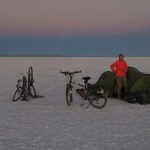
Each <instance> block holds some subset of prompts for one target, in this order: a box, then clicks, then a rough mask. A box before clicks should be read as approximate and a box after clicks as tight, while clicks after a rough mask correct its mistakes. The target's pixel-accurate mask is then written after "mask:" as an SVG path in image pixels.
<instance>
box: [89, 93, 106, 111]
mask: <svg viewBox="0 0 150 150" xmlns="http://www.w3.org/2000/svg"><path fill="white" fill-rule="evenodd" d="M88 101H89V103H90V104H91V105H92V106H93V107H95V108H97V109H100V108H103V107H105V105H106V103H107V97H106V96H105V95H104V94H102V93H98V94H93V95H88Z"/></svg>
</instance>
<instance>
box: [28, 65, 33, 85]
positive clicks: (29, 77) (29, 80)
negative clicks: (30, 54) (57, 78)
mask: <svg viewBox="0 0 150 150" xmlns="http://www.w3.org/2000/svg"><path fill="white" fill-rule="evenodd" d="M28 82H29V84H30V85H32V84H33V83H34V80H33V68H32V66H30V67H29V71H28Z"/></svg>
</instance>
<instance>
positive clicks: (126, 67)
mask: <svg viewBox="0 0 150 150" xmlns="http://www.w3.org/2000/svg"><path fill="white" fill-rule="evenodd" d="M124 71H125V72H127V71H128V65H127V63H126V61H125V69H124Z"/></svg>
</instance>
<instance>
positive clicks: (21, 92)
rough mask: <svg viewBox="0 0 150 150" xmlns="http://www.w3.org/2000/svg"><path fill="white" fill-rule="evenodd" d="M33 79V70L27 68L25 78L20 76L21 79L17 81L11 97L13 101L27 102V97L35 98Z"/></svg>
mask: <svg viewBox="0 0 150 150" xmlns="http://www.w3.org/2000/svg"><path fill="white" fill-rule="evenodd" d="M33 84H34V78H33V68H32V66H30V67H29V70H28V72H27V77H26V76H24V75H23V76H22V79H19V80H18V82H17V85H16V88H17V89H16V91H15V93H14V96H13V101H17V100H19V99H21V100H26V101H28V100H29V97H32V98H34V97H36V91H35V88H34V85H33Z"/></svg>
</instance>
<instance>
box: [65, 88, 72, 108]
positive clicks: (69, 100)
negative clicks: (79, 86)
mask: <svg viewBox="0 0 150 150" xmlns="http://www.w3.org/2000/svg"><path fill="white" fill-rule="evenodd" d="M72 101H73V95H72V87H70V86H69V85H67V87H66V102H67V105H71V103H72Z"/></svg>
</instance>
